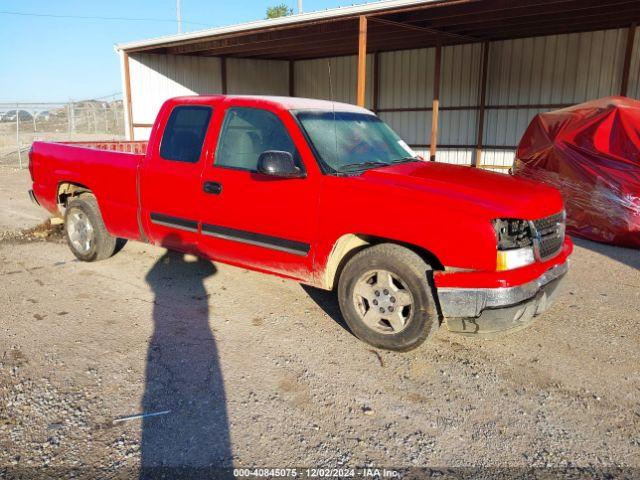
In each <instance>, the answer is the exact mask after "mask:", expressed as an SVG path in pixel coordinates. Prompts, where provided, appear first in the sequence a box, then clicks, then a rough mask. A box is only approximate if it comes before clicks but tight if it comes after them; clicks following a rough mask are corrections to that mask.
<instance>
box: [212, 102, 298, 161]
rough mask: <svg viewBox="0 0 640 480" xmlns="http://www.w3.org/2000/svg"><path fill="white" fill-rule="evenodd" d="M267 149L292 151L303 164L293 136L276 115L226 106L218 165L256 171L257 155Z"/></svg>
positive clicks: (219, 142)
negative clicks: (227, 107)
mask: <svg viewBox="0 0 640 480" xmlns="http://www.w3.org/2000/svg"><path fill="white" fill-rule="evenodd" d="M267 150H280V151H284V152H289V153H290V154H292V155H293V158H294V159H295V161H296V165H298V166H299V167H300V168H302V165H301V162H300V158H299V155H298V152H297V150H296V147H295V145H294V144H293V140H291V137H290V136H289V133H288V132H287V129H286V128H285V126H284V125H283V124H282V122H281V121H280V119H279V118H278V117H277V116H276V115H274V114H273V113H271V112H269V111H267V110H260V109H257V108H247V107H235V108H230V109H229V110H227V113H226V116H225V119H224V123H223V125H222V129H221V132H220V138H219V139H218V147H217V150H216V156H215V165H216V166H219V167H228V168H237V169H241V170H249V171H251V172H256V171H257V170H258V158H259V157H260V154H261V153H262V152H265V151H267Z"/></svg>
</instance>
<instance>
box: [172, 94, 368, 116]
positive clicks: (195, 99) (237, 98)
mask: <svg viewBox="0 0 640 480" xmlns="http://www.w3.org/2000/svg"><path fill="white" fill-rule="evenodd" d="M170 102H172V103H175V104H178V103H191V104H202V105H208V104H211V103H236V102H237V103H242V104H245V105H246V104H247V103H250V104H252V105H254V106H262V107H266V108H271V109H276V110H325V111H326V110H336V111H339V112H354V113H366V114H371V113H372V112H371V111H370V110H367V109H366V108H362V107H358V106H356V105H351V104H348V103H342V102H332V101H329V100H318V99H315V98H301V97H279V96H272V95H189V96H183V97H175V98H172V99H171V100H170Z"/></svg>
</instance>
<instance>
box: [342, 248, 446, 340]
mask: <svg viewBox="0 0 640 480" xmlns="http://www.w3.org/2000/svg"><path fill="white" fill-rule="evenodd" d="M430 269H431V267H430V266H429V265H428V264H427V263H426V262H425V261H424V260H423V259H422V258H421V257H420V256H419V255H418V254H416V253H415V252H413V251H412V250H410V249H408V248H406V247H402V246H400V245H395V244H390V243H385V244H380V245H375V246H373V247H370V248H367V249H365V250H363V251H361V252H359V253H357V254H356V255H354V256H353V258H352V259H351V260H349V262H348V263H347V264H346V265H345V268H344V270H343V271H342V273H341V275H340V278H339V280H338V301H339V303H340V310H341V311H342V315H343V316H344V319H345V321H346V322H347V325H349V328H350V329H351V331H352V332H353V333H354V335H356V336H357V337H358V338H360V339H361V340H363V341H365V342H367V343H369V344H371V345H373V346H375V347H380V348H386V349H389V350H400V351H406V350H411V349H413V348H416V347H418V346H419V345H420V344H421V343H422V342H424V341H425V340H426V339H427V338H428V337H429V336H430V335H431V334H432V333H433V332H434V331H435V330H436V329H437V328H438V325H439V321H438V316H437V311H436V307H435V301H434V298H433V295H432V293H431V287H430V286H429V284H428V282H427V271H428V270H430Z"/></svg>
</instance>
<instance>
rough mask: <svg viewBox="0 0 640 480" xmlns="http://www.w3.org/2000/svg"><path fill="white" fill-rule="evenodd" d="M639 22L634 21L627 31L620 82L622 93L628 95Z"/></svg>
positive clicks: (624, 95)
mask: <svg viewBox="0 0 640 480" xmlns="http://www.w3.org/2000/svg"><path fill="white" fill-rule="evenodd" d="M637 26H638V24H637V23H635V22H633V23H632V24H631V26H629V32H628V33H627V47H626V49H625V51H624V64H623V65H622V81H621V83H620V95H622V96H623V97H626V96H627V89H628V88H629V71H630V70H631V56H632V55H633V44H634V43H635V38H636V27H637Z"/></svg>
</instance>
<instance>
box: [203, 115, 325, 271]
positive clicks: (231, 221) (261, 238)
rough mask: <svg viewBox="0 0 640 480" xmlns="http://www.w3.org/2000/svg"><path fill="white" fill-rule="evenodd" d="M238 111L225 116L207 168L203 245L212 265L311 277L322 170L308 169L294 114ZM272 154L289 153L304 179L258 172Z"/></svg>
mask: <svg viewBox="0 0 640 480" xmlns="http://www.w3.org/2000/svg"><path fill="white" fill-rule="evenodd" d="M240 105H241V104H240ZM240 105H238V106H231V107H229V108H228V109H227V110H226V111H225V112H224V117H223V118H222V112H220V117H219V120H218V121H219V122H220V123H221V126H220V133H219V135H218V137H217V139H216V140H215V146H212V150H213V151H215V154H214V155H213V158H211V159H209V160H208V161H207V164H206V165H205V166H204V171H203V177H202V188H201V196H200V206H201V217H200V218H201V222H202V235H201V239H200V247H201V249H203V250H205V251H207V252H210V253H211V256H212V257H213V258H214V259H220V260H222V261H226V262H229V263H235V264H239V265H244V266H248V267H253V268H256V269H263V270H267V271H272V272H277V273H280V274H283V275H287V276H290V277H293V278H298V279H303V278H308V277H309V275H310V273H311V269H312V264H313V244H314V241H313V240H314V238H315V236H316V225H317V205H318V185H319V172H318V171H317V169H313V170H311V169H309V168H306V167H308V165H307V166H305V165H304V162H303V161H302V157H301V154H300V151H301V148H300V147H303V148H306V145H304V140H303V139H302V136H301V135H300V133H299V130H298V127H297V125H296V124H295V121H294V120H293V119H292V118H291V115H290V114H289V113H288V112H282V113H280V114H277V113H276V112H272V111H269V110H266V109H261V108H255V107H251V106H240ZM294 129H295V132H292V130H294ZM292 133H295V135H292ZM294 138H296V139H297V140H296V141H294ZM300 143H302V145H300ZM267 150H280V151H287V152H290V153H291V154H292V155H293V156H294V159H296V161H297V162H299V167H300V168H302V169H304V171H305V172H306V176H305V177H304V178H278V177H272V176H268V175H264V174H261V173H258V172H257V164H258V157H259V156H260V154H261V153H262V152H264V151H267ZM306 150H307V151H308V148H306Z"/></svg>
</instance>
